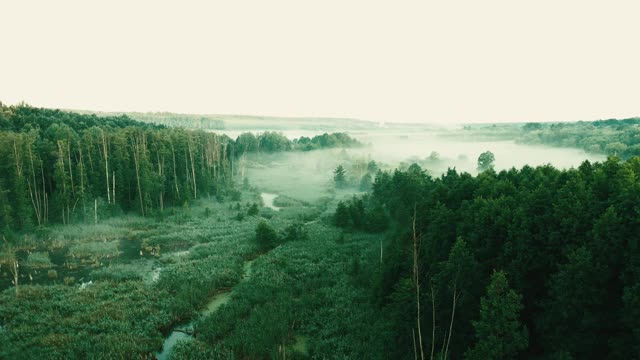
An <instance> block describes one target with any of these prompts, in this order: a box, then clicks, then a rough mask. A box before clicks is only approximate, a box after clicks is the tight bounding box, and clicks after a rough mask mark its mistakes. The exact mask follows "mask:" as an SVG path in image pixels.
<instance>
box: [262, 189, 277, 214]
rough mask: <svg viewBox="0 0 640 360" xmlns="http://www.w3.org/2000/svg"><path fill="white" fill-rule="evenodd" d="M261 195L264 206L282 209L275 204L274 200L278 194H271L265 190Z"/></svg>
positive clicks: (274, 209) (275, 209)
mask: <svg viewBox="0 0 640 360" xmlns="http://www.w3.org/2000/svg"><path fill="white" fill-rule="evenodd" d="M260 196H261V197H262V202H264V207H268V208H269V209H272V210H273V211H280V208H279V207H277V206H275V205H273V200H275V198H277V197H278V194H269V193H264V192H263V193H261V194H260Z"/></svg>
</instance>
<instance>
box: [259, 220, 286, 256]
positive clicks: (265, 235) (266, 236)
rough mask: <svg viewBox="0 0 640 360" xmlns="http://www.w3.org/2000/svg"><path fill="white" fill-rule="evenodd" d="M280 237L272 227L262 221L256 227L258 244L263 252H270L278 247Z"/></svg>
mask: <svg viewBox="0 0 640 360" xmlns="http://www.w3.org/2000/svg"><path fill="white" fill-rule="evenodd" d="M279 242H280V237H279V236H278V233H277V232H276V231H275V229H274V228H273V227H271V225H269V224H267V222H265V221H260V222H259V223H258V226H256V243H257V244H258V247H259V248H260V249H261V250H263V251H266V250H269V249H272V248H274V247H276V246H277V245H278V243H279Z"/></svg>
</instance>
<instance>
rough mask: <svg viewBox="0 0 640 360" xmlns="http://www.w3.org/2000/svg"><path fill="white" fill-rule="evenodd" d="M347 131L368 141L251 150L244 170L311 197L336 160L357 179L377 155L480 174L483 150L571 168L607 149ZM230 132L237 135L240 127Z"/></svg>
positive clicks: (513, 163) (390, 164) (508, 160)
mask: <svg viewBox="0 0 640 360" xmlns="http://www.w3.org/2000/svg"><path fill="white" fill-rule="evenodd" d="M257 132H260V131H257ZM282 133H283V134H284V135H285V136H287V137H288V138H290V139H294V138H297V137H299V136H313V135H317V134H319V133H321V132H318V131H312V130H289V131H283V132H282ZM347 133H349V135H351V136H353V137H355V138H357V139H358V140H360V141H361V142H362V143H365V144H366V146H364V147H362V148H349V149H328V150H315V151H309V152H298V151H296V152H286V153H278V154H255V155H249V156H245V157H243V158H242V159H241V165H240V166H241V169H242V174H243V175H244V176H246V177H247V178H248V180H249V182H250V184H251V185H255V186H258V187H260V188H261V189H263V190H265V191H270V192H275V193H280V194H286V195H288V196H292V197H295V198H298V199H302V200H308V201H313V200H316V199H318V198H320V197H323V196H327V195H330V193H331V192H332V191H335V190H334V186H333V185H334V184H333V181H332V178H333V170H334V169H335V168H336V167H337V166H338V165H343V166H344V167H345V169H346V171H347V177H348V178H350V181H351V182H352V183H353V184H354V185H357V184H358V183H359V181H360V178H361V177H362V175H364V172H365V171H366V170H365V169H366V164H367V163H368V162H369V161H371V160H374V161H376V162H377V163H378V165H379V166H380V167H381V168H382V169H385V170H391V169H394V168H406V167H407V166H409V165H410V164H411V163H414V162H415V163H418V164H419V165H420V166H421V167H422V168H423V169H425V170H427V171H428V172H429V174H431V175H432V176H439V175H441V174H442V173H443V172H445V171H446V170H447V169H448V168H455V169H456V170H458V171H460V172H469V173H471V174H474V175H475V174H477V169H476V166H477V159H478V156H479V155H480V154H481V153H482V152H485V151H491V152H492V153H494V155H495V170H497V171H500V170H504V169H509V168H512V167H515V168H521V167H522V166H524V165H529V166H538V165H545V164H551V165H553V166H554V167H557V168H570V167H577V166H578V165H580V164H581V163H582V162H583V161H585V160H589V161H591V162H593V161H601V160H604V159H605V156H604V155H600V154H592V153H587V152H585V151H583V150H580V149H572V148H557V147H547V146H532V145H524V144H518V143H516V142H514V141H472V140H469V139H462V138H459V139H457V138H456V137H455V136H451V135H452V134H455V131H454V130H432V129H425V128H420V127H417V128H402V129H377V130H370V131H351V132H347ZM227 134H228V135H230V136H237V135H238V134H237V132H234V133H231V132H229V133H227ZM444 135H446V136H444ZM356 188H357V186H356Z"/></svg>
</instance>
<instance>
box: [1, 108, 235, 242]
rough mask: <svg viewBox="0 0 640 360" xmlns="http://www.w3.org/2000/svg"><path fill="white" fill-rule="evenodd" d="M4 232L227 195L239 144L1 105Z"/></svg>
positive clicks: (146, 212) (145, 211)
mask: <svg viewBox="0 0 640 360" xmlns="http://www.w3.org/2000/svg"><path fill="white" fill-rule="evenodd" d="M0 124H2V125H1V127H2V131H0V158H2V159H3V161H2V163H0V221H1V223H0V224H1V226H0V229H1V230H2V231H3V233H5V234H7V233H9V232H10V231H11V230H28V229H31V228H32V227H33V226H35V225H45V224H48V223H52V222H55V223H63V224H68V223H71V222H77V221H95V219H96V217H97V215H98V214H100V215H102V214H105V213H113V212H118V211H137V212H138V213H139V214H141V215H143V216H147V215H150V214H152V213H153V212H155V211H162V210H163V209H164V208H165V207H166V206H170V205H171V206H173V205H182V204H184V203H185V202H188V201H190V200H192V199H196V198H199V197H202V196H208V195H222V194H223V192H224V191H226V190H227V189H229V187H230V184H231V181H232V170H233V169H232V167H233V141H232V140H231V139H229V138H228V137H226V136H220V135H217V134H214V133H207V132H202V131H187V130H183V129H175V128H172V129H169V128H165V127H163V126H155V125H148V124H143V123H139V122H136V121H133V120H131V119H129V118H127V117H125V116H122V117H115V118H98V117H96V116H92V115H80V114H75V113H70V112H64V111H59V110H48V109H37V108H32V107H29V106H24V105H21V106H11V107H7V106H2V105H1V104H0Z"/></svg>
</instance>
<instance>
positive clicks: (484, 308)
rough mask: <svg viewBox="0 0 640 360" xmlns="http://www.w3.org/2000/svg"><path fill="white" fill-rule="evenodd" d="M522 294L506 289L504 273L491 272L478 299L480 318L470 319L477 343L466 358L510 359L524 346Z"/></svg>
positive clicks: (481, 359)
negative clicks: (521, 316)
mask: <svg viewBox="0 0 640 360" xmlns="http://www.w3.org/2000/svg"><path fill="white" fill-rule="evenodd" d="M522 309H523V306H522V297H521V296H520V295H519V294H517V293H516V292H515V291H514V290H512V289H511V288H509V284H508V282H507V276H506V275H505V273H504V272H502V271H497V272H494V273H493V275H492V276H491V282H490V283H489V286H488V287H487V295H486V296H485V297H483V298H482V299H481V301H480V319H479V320H478V321H474V322H473V327H474V328H475V333H476V338H477V342H476V344H475V346H474V347H473V348H471V349H470V350H469V351H467V353H466V354H465V358H466V359H473V360H475V359H478V360H498V359H513V358H515V357H516V356H517V355H518V353H519V352H520V351H522V350H524V349H526V348H527V346H528V344H529V341H528V338H529V337H528V332H527V329H526V328H525V327H524V326H523V325H522V324H521V323H520V312H521V311H522Z"/></svg>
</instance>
